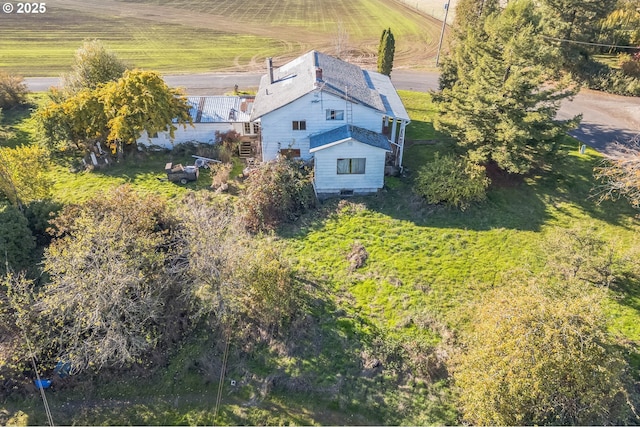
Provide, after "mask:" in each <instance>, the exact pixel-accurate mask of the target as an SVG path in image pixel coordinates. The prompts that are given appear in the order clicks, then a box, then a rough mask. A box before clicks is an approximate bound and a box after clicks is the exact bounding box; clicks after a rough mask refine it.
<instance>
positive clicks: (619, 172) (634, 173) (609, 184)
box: [594, 139, 640, 209]
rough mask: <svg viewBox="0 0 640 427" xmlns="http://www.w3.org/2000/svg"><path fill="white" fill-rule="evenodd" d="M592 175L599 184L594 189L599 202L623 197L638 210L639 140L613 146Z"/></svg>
mask: <svg viewBox="0 0 640 427" xmlns="http://www.w3.org/2000/svg"><path fill="white" fill-rule="evenodd" d="M594 175H595V177H596V179H597V180H598V181H599V182H600V183H599V184H598V185H597V186H596V187H595V188H594V193H595V196H596V197H597V198H598V201H599V202H602V201H604V200H617V199H619V198H620V197H624V198H625V199H627V200H628V201H629V203H631V205H632V206H633V207H634V208H636V209H638V208H640V140H638V139H635V140H633V141H630V142H629V143H627V144H615V145H614V147H613V149H612V150H610V152H609V153H608V154H607V157H606V159H605V160H604V161H603V162H602V165H601V166H598V167H596V168H595V169H594Z"/></svg>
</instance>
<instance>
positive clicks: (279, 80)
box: [251, 50, 404, 120]
mask: <svg viewBox="0 0 640 427" xmlns="http://www.w3.org/2000/svg"><path fill="white" fill-rule="evenodd" d="M317 70H321V71H318V73H317ZM320 74H321V75H320ZM371 74H372V73H370V72H367V71H364V70H362V69H361V68H360V67H358V66H357V65H353V64H350V63H348V62H345V61H342V60H340V59H338V58H334V57H332V56H329V55H325V54H323V53H320V52H318V51H315V50H312V51H310V52H308V53H306V54H304V55H302V56H300V57H298V58H296V59H294V60H293V61H291V62H289V63H287V64H285V65H283V66H282V67H280V68H274V69H273V82H271V81H270V76H269V74H266V75H264V76H262V79H261V81H260V89H259V90H258V94H257V95H256V102H255V106H254V109H253V112H252V114H251V120H256V119H258V118H260V117H262V116H264V115H265V114H268V113H270V112H271V111H274V110H277V109H279V108H281V107H283V106H285V105H287V104H290V103H291V102H293V101H295V100H296V99H299V98H301V97H302V96H304V95H306V94H308V93H310V92H312V91H314V90H322V91H324V92H327V93H331V94H333V95H336V96H339V97H341V98H344V99H347V100H349V101H352V102H354V103H357V104H363V105H366V106H367V107H369V108H373V109H375V110H378V111H380V112H382V113H387V112H388V105H385V102H384V101H383V97H381V93H380V92H379V91H380V89H381V88H382V86H383V85H378V87H377V86H376V85H375V84H374V82H375V81H376V80H380V78H379V77H378V76H374V77H373V78H372V76H371ZM373 74H377V73H373ZM384 77H385V78H386V79H388V77H386V76H384ZM384 89H385V90H389V89H391V90H392V91H393V93H394V94H395V89H394V88H393V85H391V83H390V81H389V85H388V86H385V87H384ZM382 95H384V94H382ZM396 96H397V94H396ZM403 109H404V108H403Z"/></svg>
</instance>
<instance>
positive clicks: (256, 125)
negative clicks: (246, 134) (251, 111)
mask: <svg viewBox="0 0 640 427" xmlns="http://www.w3.org/2000/svg"><path fill="white" fill-rule="evenodd" d="M258 132H260V125H259V124H257V123H254V124H253V133H258Z"/></svg>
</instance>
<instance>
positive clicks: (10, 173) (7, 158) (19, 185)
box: [0, 145, 52, 209]
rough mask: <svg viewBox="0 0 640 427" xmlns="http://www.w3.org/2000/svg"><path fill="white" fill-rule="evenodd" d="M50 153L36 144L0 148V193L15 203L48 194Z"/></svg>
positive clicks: (20, 205) (18, 203)
mask: <svg viewBox="0 0 640 427" xmlns="http://www.w3.org/2000/svg"><path fill="white" fill-rule="evenodd" d="M48 169H49V153H48V152H47V151H46V150H45V149H43V148H41V147H38V146H35V145H21V146H18V147H16V148H7V147H0V193H2V194H3V195H4V197H6V198H7V200H9V202H11V204H13V205H14V206H17V207H18V208H20V209H22V205H23V204H24V203H28V202H30V201H33V200H41V199H45V198H47V197H48V196H49V190H50V188H51V184H52V182H51V178H50V177H49V175H48V174H47V170H48Z"/></svg>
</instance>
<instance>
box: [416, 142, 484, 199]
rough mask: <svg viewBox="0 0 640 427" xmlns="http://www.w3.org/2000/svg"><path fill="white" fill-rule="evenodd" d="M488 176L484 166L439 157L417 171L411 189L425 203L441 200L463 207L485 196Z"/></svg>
mask: <svg viewBox="0 0 640 427" xmlns="http://www.w3.org/2000/svg"><path fill="white" fill-rule="evenodd" d="M488 186H489V178H487V176H486V173H485V168H484V167H482V166H480V165H477V164H475V163H471V162H470V161H468V160H467V159H463V158H460V157H456V156H453V155H445V156H442V157H440V156H439V155H438V154H436V156H435V159H434V160H433V161H432V162H429V163H427V164H426V165H424V166H422V167H421V168H420V169H419V170H418V176H417V178H416V181H415V184H414V191H415V192H416V193H417V194H419V195H421V196H423V197H424V198H426V199H427V201H428V202H429V203H433V204H438V203H443V204H446V205H449V206H454V207H457V208H460V209H462V210H464V209H465V208H467V207H468V206H469V205H470V203H472V202H481V201H483V200H485V199H486V197H487V193H486V191H487V187H488Z"/></svg>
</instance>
